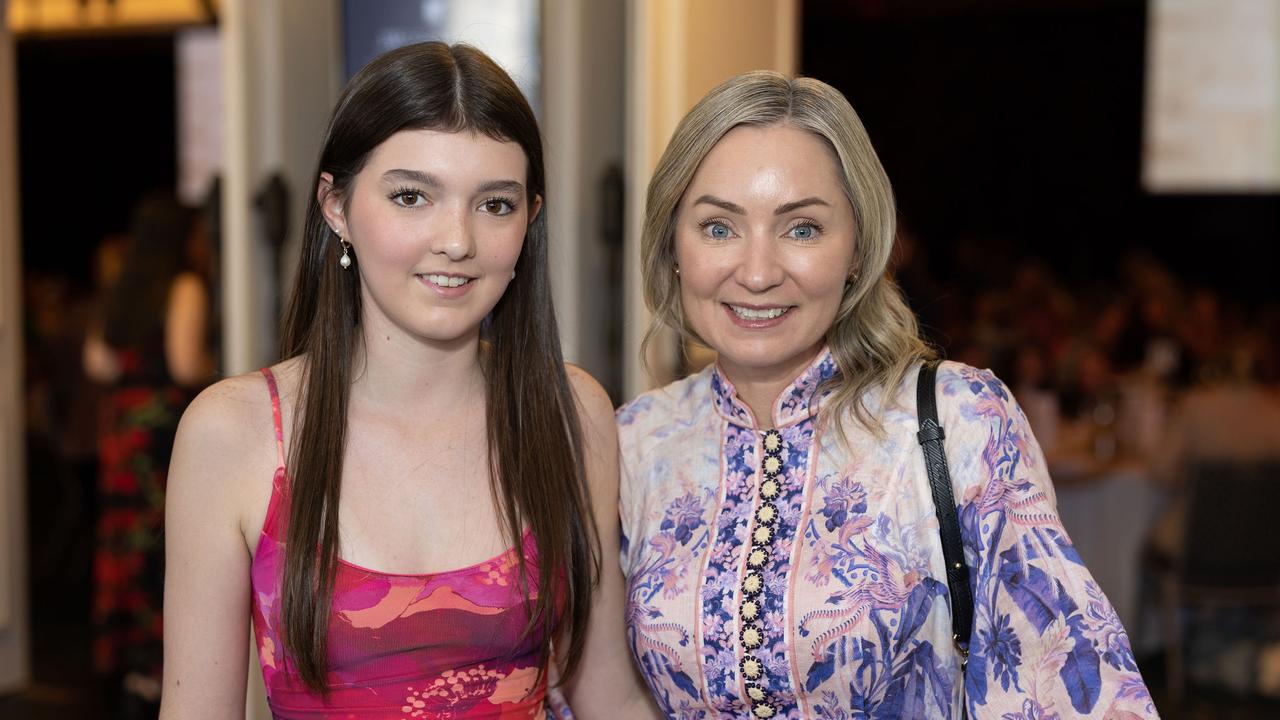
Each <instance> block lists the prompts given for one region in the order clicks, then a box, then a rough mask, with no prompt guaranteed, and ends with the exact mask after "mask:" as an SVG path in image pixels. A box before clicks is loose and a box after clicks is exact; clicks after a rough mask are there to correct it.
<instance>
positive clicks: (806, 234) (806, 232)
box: [787, 223, 818, 240]
mask: <svg viewBox="0 0 1280 720" xmlns="http://www.w3.org/2000/svg"><path fill="white" fill-rule="evenodd" d="M787 234H788V235H790V236H791V237H793V238H795V239H797V240H812V239H814V238H815V237H817V235H818V228H817V227H815V226H813V225H809V224H807V223H806V224H804V225H797V226H795V227H793V228H791V231H790V232H788V233H787Z"/></svg>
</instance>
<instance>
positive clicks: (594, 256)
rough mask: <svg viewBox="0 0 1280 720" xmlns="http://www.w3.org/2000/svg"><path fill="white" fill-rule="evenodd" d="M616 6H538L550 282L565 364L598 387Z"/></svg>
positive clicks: (618, 52) (562, 1) (615, 92)
mask: <svg viewBox="0 0 1280 720" xmlns="http://www.w3.org/2000/svg"><path fill="white" fill-rule="evenodd" d="M624 10H625V8H624V4H623V2H622V0H545V1H544V3H543V15H542V20H543V43H542V47H543V57H542V67H543V93H542V108H543V110H542V131H543V136H544V138H545V154H546V160H547V178H548V210H549V213H550V214H549V216H548V221H549V223H550V227H549V231H550V235H551V282H552V287H553V289H554V291H555V302H556V316H557V321H558V322H559V324H560V338H561V343H562V345H563V347H564V353H565V358H566V359H567V360H569V361H571V362H575V363H578V364H579V365H581V366H582V367H584V368H585V369H586V370H587V371H588V372H590V373H591V374H593V375H595V376H596V377H597V378H600V379H602V380H605V379H606V378H607V376H608V375H609V374H611V373H612V372H614V369H613V368H612V367H610V362H611V361H610V358H609V354H608V352H607V350H608V349H607V338H606V336H605V333H606V328H607V325H608V322H609V313H611V312H615V311H617V310H619V309H618V308H613V307H611V306H610V304H609V302H608V298H609V297H610V293H611V288H609V287H607V286H606V278H605V275H604V273H603V272H602V269H603V267H604V264H605V261H606V257H605V253H606V250H605V242H606V239H605V238H604V237H603V235H602V232H601V225H602V223H603V213H604V208H603V207H602V204H601V202H600V199H601V189H600V183H601V179H602V177H603V176H604V173H605V171H606V170H607V169H608V168H609V166H610V165H620V164H621V162H622V156H623V152H624V146H623V134H622V128H623V99H624V95H625V93H624V87H625V85H624V72H623V70H624V68H623V62H624V57H625V56H624V52H623V47H624V41H625V30H624V26H623V20H624Z"/></svg>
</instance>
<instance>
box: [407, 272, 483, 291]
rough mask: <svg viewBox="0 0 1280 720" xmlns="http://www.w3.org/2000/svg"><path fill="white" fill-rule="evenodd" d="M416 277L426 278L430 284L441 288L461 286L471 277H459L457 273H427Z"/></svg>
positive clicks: (469, 280)
mask: <svg viewBox="0 0 1280 720" xmlns="http://www.w3.org/2000/svg"><path fill="white" fill-rule="evenodd" d="M418 277H420V278H422V279H423V280H426V281H427V282H429V283H431V284H432V285H435V286H437V287H442V288H456V287H462V286H463V285H466V284H467V283H469V282H471V280H472V278H469V277H461V276H458V275H437V274H434V273H432V274H427V275H419V276H418Z"/></svg>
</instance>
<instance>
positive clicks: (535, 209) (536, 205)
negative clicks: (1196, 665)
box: [529, 195, 542, 225]
mask: <svg viewBox="0 0 1280 720" xmlns="http://www.w3.org/2000/svg"><path fill="white" fill-rule="evenodd" d="M530 205H531V207H532V212H530V213H529V224H530V225H532V224H533V221H534V220H537V219H538V213H540V212H542V196H541V195H534V196H533V202H532V203H531V204H530Z"/></svg>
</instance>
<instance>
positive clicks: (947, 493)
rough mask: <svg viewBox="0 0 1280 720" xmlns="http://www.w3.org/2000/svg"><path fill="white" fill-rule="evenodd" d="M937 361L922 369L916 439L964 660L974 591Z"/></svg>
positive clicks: (955, 632)
mask: <svg viewBox="0 0 1280 720" xmlns="http://www.w3.org/2000/svg"><path fill="white" fill-rule="evenodd" d="M937 374H938V361H936V360H933V361H930V362H926V363H924V364H923V365H921V366H920V377H919V379H918V380H917V383H916V413H917V415H919V420H920V432H918V433H916V438H917V439H918V440H919V441H920V447H921V449H923V450H924V465H925V469H926V470H928V473H929V486H930V488H931V489H932V490H933V509H934V512H936V513H937V515H938V534H939V535H941V536H942V557H943V560H944V562H946V565H947V588H948V590H949V594H950V596H951V631H952V637H951V639H952V640H953V641H955V644H956V648H957V649H958V650H959V651H960V655H961V657H962V658H966V659H967V658H968V657H969V634H970V632H972V630H973V591H972V590H970V588H969V568H968V566H966V565H965V563H964V546H963V545H962V544H961V540H960V517H959V515H958V514H957V509H956V503H955V500H954V499H953V496H952V493H951V473H950V472H948V471H947V455H946V453H945V452H944V451H943V449H942V439H943V438H944V437H946V435H945V433H943V432H942V424H941V423H939V422H938V402H937V398H936V393H935V389H934V384H935V382H936V378H937Z"/></svg>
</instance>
